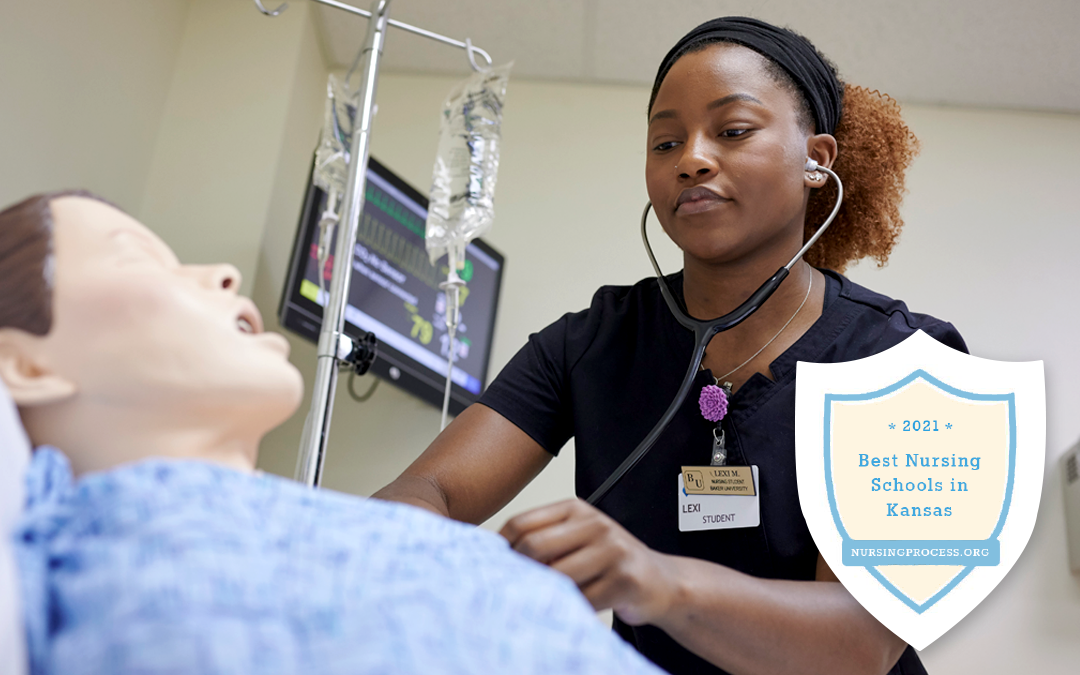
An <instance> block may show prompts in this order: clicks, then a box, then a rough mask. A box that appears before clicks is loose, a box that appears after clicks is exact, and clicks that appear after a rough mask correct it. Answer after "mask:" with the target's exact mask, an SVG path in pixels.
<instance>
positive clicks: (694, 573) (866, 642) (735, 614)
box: [653, 556, 905, 675]
mask: <svg viewBox="0 0 1080 675" xmlns="http://www.w3.org/2000/svg"><path fill="white" fill-rule="evenodd" d="M668 562H669V563H671V565H672V567H671V569H673V570H674V572H675V573H676V575H677V580H678V581H677V583H676V586H675V588H676V591H675V593H674V595H673V597H672V600H671V602H670V605H669V607H668V609H667V611H665V612H664V613H663V615H662V617H660V618H659V619H658V620H657V619H654V621H653V623H654V624H655V625H657V626H658V627H659V628H661V629H663V630H664V631H665V632H667V633H668V634H669V635H670V636H671V637H672V638H673V639H675V640H676V641H677V642H679V644H681V645H682V646H684V647H686V648H687V649H689V650H690V651H692V652H694V653H695V654H697V655H698V656H701V657H702V658H704V659H706V660H707V661H710V662H711V663H714V664H716V665H718V666H720V667H721V668H724V669H725V670H728V671H730V672H732V673H737V674H739V675H759V674H761V675H764V674H772V673H796V672H797V673H800V674H810V673H829V674H834V673H845V674H848V673H851V674H857V673H873V674H875V675H884V673H886V672H888V670H889V669H890V668H891V667H892V666H893V665H894V664H895V663H896V661H897V660H898V659H899V658H900V655H901V654H902V653H903V651H904V648H905V645H904V643H903V641H901V640H900V639H899V638H897V637H896V636H895V635H893V634H892V633H891V632H890V631H889V630H888V629H887V628H885V627H884V626H882V625H881V624H880V623H879V622H878V621H877V620H876V619H875V618H874V617H873V616H872V615H870V613H869V612H867V611H866V610H865V609H863V607H862V606H861V605H859V603H858V602H856V601H855V599H854V598H852V597H851V595H850V594H849V593H848V592H847V590H845V589H844V587H843V586H841V585H840V584H839V583H838V582H831V581H787V580H773V579H759V578H756V577H751V576H749V575H746V574H742V573H740V572H736V571H735V570H732V569H730V568H726V567H722V566H720V565H715V564H712V563H709V562H705V561H702V560H696V559H692V558H682V557H674V556H669V561H668Z"/></svg>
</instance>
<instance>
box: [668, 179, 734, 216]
mask: <svg viewBox="0 0 1080 675" xmlns="http://www.w3.org/2000/svg"><path fill="white" fill-rule="evenodd" d="M727 201H728V200H727V199H725V198H724V197H721V196H720V195H718V194H716V193H715V192H713V191H712V190H710V189H709V188H706V187H702V186H700V185H699V186H698V187H692V188H687V189H685V190H683V191H682V192H680V193H679V198H678V200H676V202H675V211H676V213H679V214H681V215H692V214H695V213H701V212H703V211H708V210H709V209H712V208H715V207H716V206H719V205H720V204H724V203H726V202H727Z"/></svg>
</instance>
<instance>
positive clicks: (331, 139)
mask: <svg viewBox="0 0 1080 675" xmlns="http://www.w3.org/2000/svg"><path fill="white" fill-rule="evenodd" d="M359 105H360V101H359V92H351V91H349V89H348V88H347V87H345V86H344V84H343V83H342V82H341V81H340V80H338V78H337V77H335V76H333V75H331V76H330V79H329V80H328V81H327V83H326V110H325V112H324V113H323V128H322V133H321V135H320V136H319V147H318V149H317V150H316V151H315V171H314V173H313V174H312V180H313V182H314V183H315V185H316V186H317V187H319V188H320V189H321V190H323V191H324V192H326V193H328V194H330V193H334V194H337V195H344V194H345V187H346V183H347V182H348V179H349V153H350V152H351V151H352V134H353V125H354V124H355V123H356V111H357V109H358V108H359Z"/></svg>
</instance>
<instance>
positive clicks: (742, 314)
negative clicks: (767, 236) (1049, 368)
mask: <svg viewBox="0 0 1080 675" xmlns="http://www.w3.org/2000/svg"><path fill="white" fill-rule="evenodd" d="M804 170H805V171H808V172H809V171H823V172H824V173H826V174H827V175H829V176H831V177H832V179H833V180H834V181H836V189H837V194H836V205H835V206H833V210H832V213H830V214H829V217H828V218H826V219H825V222H824V224H822V226H821V227H819V228H818V229H817V232H815V233H814V235H813V236H812V237H810V239H809V240H807V242H806V243H805V244H803V247H802V248H801V249H799V252H798V253H796V254H795V257H794V258H792V259H791V261H790V262H789V263H788V264H786V265H784V266H783V267H781V268H780V269H779V270H777V271H776V274H774V275H772V277H770V278H769V280H768V281H766V282H765V283H763V284H762V285H761V286H760V287H759V288H758V289H757V290H756V291H754V292H753V294H752V295H751V296H750V297H749V298H747V299H746V301H745V302H743V303H742V304H741V305H739V306H738V307H736V308H735V309H734V310H733V311H731V312H728V313H727V314H725V315H724V316H722V317H720V318H718V319H711V320H709V321H702V320H700V319H695V318H694V317H692V316H690V314H689V313H688V312H687V311H686V308H685V307H684V306H683V305H682V303H681V302H680V301H679V300H678V299H676V297H675V295H674V294H673V293H672V292H671V288H670V287H669V286H668V284H667V280H665V279H664V273H663V272H661V271H660V265H658V264H657V262H656V256H655V255H653V250H652V246H650V245H649V235H648V233H647V232H646V231H645V222H646V220H647V219H648V216H649V209H651V208H652V202H646V204H645V210H644V211H642V213H641V240H642V241H643V242H644V243H645V251H646V252H647V253H648V254H649V262H651V263H652V266H653V270H655V271H656V281H657V283H658V284H659V285H660V294H661V295H662V296H664V302H666V303H667V306H668V309H669V310H671V314H672V316H674V317H675V320H676V321H678V322H679V323H680V324H682V325H683V326H684V327H685V328H686V329H688V330H690V331H692V332H693V333H694V340H695V345H694V354H693V356H692V357H691V359H690V367H689V368H688V369H687V371H686V376H685V377H683V381H682V384H681V385H679V392H678V393H677V394H675V400H673V401H672V402H671V405H669V406H668V409H667V411H666V412H665V413H664V416H663V417H661V418H660V421H659V422H657V423H656V426H654V427H653V428H652V431H650V432H649V435H647V436H646V437H645V439H644V440H643V441H641V443H639V444H638V446H637V447H636V448H634V451H633V452H631V453H630V455H629V456H628V457H627V458H626V459H625V460H623V463H622V464H620V465H619V466H618V468H616V469H615V471H613V472H612V474H611V475H610V476H608V478H607V480H605V481H604V482H603V484H602V485H600V487H598V488H596V491H595V492H593V493H592V494H591V495H590V496H589V499H588V502H589V503H590V504H594V505H595V504H596V503H597V502H599V501H600V500H601V499H603V498H604V495H606V494H607V493H608V492H609V491H610V490H611V488H613V487H615V484H616V483H618V482H619V481H620V480H622V478H623V476H625V475H626V474H627V472H629V471H630V469H633V468H634V466H635V465H637V463H638V462H640V461H641V459H642V458H643V457H644V456H645V455H646V454H647V453H648V452H649V450H651V449H652V447H653V445H654V444H655V443H656V440H657V439H658V438H660V434H662V433H663V432H664V429H666V428H667V425H668V424H669V423H671V420H672V418H674V417H675V413H676V411H677V410H678V409H679V406H681V405H682V403H683V401H684V400H686V395H687V394H688V393H689V392H690V386H691V385H692V384H693V382H694V378H695V377H696V376H697V373H698V369H699V368H700V367H701V360H702V359H703V358H704V357H705V348H706V347H707V346H708V345H709V341H710V340H712V338H713V336H715V335H716V334H717V333H722V332H724V331H726V330H730V329H732V328H734V327H735V326H738V325H739V324H740V323H742V322H743V321H745V320H746V319H747V318H749V317H750V315H751V314H753V313H754V312H756V311H758V309H760V308H761V306H762V305H763V304H765V301H766V300H768V299H769V296H771V295H772V294H773V292H775V291H776V289H777V288H778V287H779V286H780V284H781V282H783V281H784V279H786V278H787V275H788V273H790V272H791V267H792V265H794V264H795V263H797V262H799V259H800V258H802V257H803V254H804V253H806V251H807V250H808V249H809V248H810V247H811V246H813V245H814V242H816V241H817V240H818V238H820V237H821V235H822V234H824V233H825V230H826V228H828V227H829V225H831V224H832V222H833V219H835V218H836V214H837V213H838V212H839V211H840V204H842V203H843V201H844V184H843V183H842V182H840V177H839V176H837V175H836V174H835V173H833V172H832V170H830V169H827V168H825V167H823V166H819V165H818V163H817V162H815V161H814V160H812V159H807V160H806V166H805V169H804Z"/></svg>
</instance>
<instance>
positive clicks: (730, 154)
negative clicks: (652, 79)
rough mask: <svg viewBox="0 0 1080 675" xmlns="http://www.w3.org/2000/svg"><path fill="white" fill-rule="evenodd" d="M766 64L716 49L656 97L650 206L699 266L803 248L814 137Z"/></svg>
mask: <svg viewBox="0 0 1080 675" xmlns="http://www.w3.org/2000/svg"><path fill="white" fill-rule="evenodd" d="M766 65H767V61H766V60H765V58H764V57H762V56H761V55H759V54H758V53H756V52H754V51H752V50H750V49H747V48H745V47H740V46H737V45H731V44H717V45H711V46H709V47H706V48H705V49H703V50H701V51H697V52H694V53H691V54H687V55H685V56H683V57H682V58H680V59H679V60H678V61H676V62H675V64H674V65H673V66H672V68H671V70H670V71H669V72H668V74H667V76H666V77H665V78H664V81H663V82H662V83H661V85H660V89H659V91H658V92H657V96H656V101H655V102H654V104H653V107H652V110H651V111H650V117H649V127H648V135H647V136H648V147H647V154H646V157H647V159H646V169H645V178H646V184H647V186H648V191H649V199H650V200H651V201H652V204H653V208H654V209H655V211H656V216H657V218H658V219H659V221H660V223H661V225H663V227H664V229H665V231H666V232H667V233H668V236H670V237H671V238H672V240H673V241H674V242H675V243H676V244H677V245H678V246H679V248H681V249H682V250H683V251H684V253H685V254H686V255H688V256H691V257H693V258H696V259H699V260H703V261H706V262H718V263H727V262H733V261H737V260H743V259H747V257H748V256H753V255H755V254H759V253H763V252H764V253H768V252H769V251H770V250H787V249H790V248H791V247H792V246H794V248H795V250H797V249H798V247H799V245H800V244H801V243H802V231H803V227H802V219H803V213H804V210H805V204H806V199H807V195H808V190H807V189H806V185H805V177H804V171H803V167H804V164H805V162H806V157H807V154H808V152H807V151H808V146H807V141H808V139H809V138H810V136H811V134H810V132H809V130H807V129H805V128H804V127H803V126H802V125H800V123H799V117H798V101H797V100H796V98H795V96H794V95H793V94H792V93H791V92H789V91H787V90H786V89H784V88H783V87H781V86H780V85H779V84H777V82H776V81H775V80H774V79H773V78H772V77H770V75H769V73H768V72H767V71H766ZM793 252H794V251H792V252H791V253H793ZM791 253H789V254H788V255H790V254H791ZM785 262H786V261H785Z"/></svg>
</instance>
